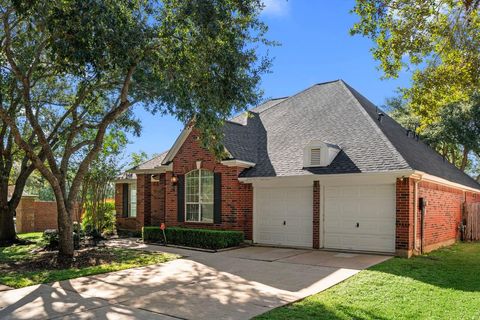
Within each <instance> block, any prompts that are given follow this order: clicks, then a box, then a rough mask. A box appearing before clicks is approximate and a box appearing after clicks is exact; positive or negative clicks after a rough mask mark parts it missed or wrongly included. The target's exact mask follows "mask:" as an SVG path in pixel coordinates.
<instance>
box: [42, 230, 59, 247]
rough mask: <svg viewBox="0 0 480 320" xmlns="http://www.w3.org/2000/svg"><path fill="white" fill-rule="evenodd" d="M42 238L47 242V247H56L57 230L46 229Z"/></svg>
mask: <svg viewBox="0 0 480 320" xmlns="http://www.w3.org/2000/svg"><path fill="white" fill-rule="evenodd" d="M43 240H45V242H46V243H47V248H49V249H51V250H54V249H56V248H58V231H57V230H55V229H47V230H45V231H44V232H43Z"/></svg>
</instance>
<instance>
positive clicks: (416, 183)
mask: <svg viewBox="0 0 480 320" xmlns="http://www.w3.org/2000/svg"><path fill="white" fill-rule="evenodd" d="M420 181H422V176H420V179H418V180H415V184H414V188H413V194H414V198H415V199H414V208H413V249H414V251H415V252H417V253H418V248H417V228H418V226H417V224H418V223H417V221H418V183H419V182H420ZM422 229H423V220H422ZM421 232H422V238H423V230H422V231H421ZM420 240H421V242H422V245H423V239H420ZM420 252H421V250H420Z"/></svg>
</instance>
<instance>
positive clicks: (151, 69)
mask: <svg viewBox="0 0 480 320" xmlns="http://www.w3.org/2000/svg"><path fill="white" fill-rule="evenodd" d="M261 7H262V5H261V3H260V1H258V0H250V1H243V0H242V1H240V0H193V1H181V0H164V1H148V0H136V1H132V0H107V1H95V0H87V1H85V0H69V1H26V2H23V1H1V6H0V18H1V23H2V27H3V28H2V29H1V31H0V39H1V41H2V42H1V45H2V46H1V52H0V56H1V58H2V67H3V69H4V70H6V72H8V73H9V74H10V75H11V76H12V77H13V78H14V79H15V84H16V88H15V90H18V95H19V99H20V103H21V106H22V112H21V119H22V121H23V123H25V124H27V126H28V127H29V128H30V130H31V132H33V138H32V139H33V141H35V142H36V143H38V145H39V147H38V148H33V147H32V144H31V143H29V141H28V139H27V138H26V137H25V136H24V135H23V134H22V132H21V130H20V129H19V125H18V122H17V121H16V118H15V117H13V116H12V115H11V114H9V112H8V110H7V109H6V108H5V106H4V105H2V106H0V120H1V121H2V122H3V123H4V124H5V125H8V127H9V128H10V130H11V131H12V133H13V137H14V139H15V142H16V144H17V145H18V146H19V147H20V148H21V149H22V150H23V151H24V152H25V153H26V155H27V156H28V158H29V160H30V161H31V162H32V163H33V165H34V166H35V168H36V169H38V170H39V171H40V173H41V174H42V175H43V176H44V177H45V179H46V180H47V181H48V182H49V183H50V184H51V185H52V188H53V192H54V194H55V198H56V200H57V206H58V212H59V214H58V216H59V218H58V222H59V223H58V224H59V233H60V239H61V242H60V253H61V254H64V255H68V256H71V255H72V254H73V242H72V232H71V211H72V208H73V203H74V202H75V201H76V199H77V198H78V192H79V190H80V188H81V182H82V181H83V178H84V176H85V174H86V172H87V170H88V168H89V166H90V164H91V163H92V161H94V160H95V159H96V157H97V155H98V153H99V152H100V151H101V150H102V144H103V141H104V139H105V137H106V135H107V134H108V133H109V132H112V131H111V130H118V131H122V130H132V129H133V130H135V129H136V128H137V127H136V123H137V121H136V119H135V118H134V117H133V114H132V106H133V105H136V104H141V105H142V106H143V107H145V108H147V109H148V110H150V111H152V112H153V113H160V114H166V113H169V114H172V115H174V116H175V117H176V118H177V119H179V120H180V121H182V122H184V123H187V122H188V121H190V120H192V119H194V123H195V125H196V126H197V128H198V129H199V130H200V131H201V132H202V133H203V135H202V138H203V140H202V141H203V143H204V144H205V145H207V146H210V147H212V149H213V151H216V152H219V150H221V143H220V141H221V139H219V137H220V130H219V128H220V126H221V124H222V121H223V120H224V119H226V118H227V117H228V116H229V115H230V114H231V113H232V111H234V110H235V111H238V110H240V109H244V108H246V107H247V106H248V105H250V104H255V103H256V102H257V101H258V99H259V97H260V93H261V92H260V91H259V89H258V83H259V81H260V75H261V74H262V73H263V72H265V71H267V70H268V68H269V65H270V60H269V59H268V58H267V57H260V56H259V55H258V54H257V47H258V46H259V45H268V44H270V42H268V41H267V40H265V38H264V34H265V32H266V27H265V25H264V24H263V23H261V22H260V21H259V19H258V14H259V12H260V10H261ZM39 88H42V92H45V95H43V96H42V99H37V98H36V97H37V95H36V92H37V90H38V89H39ZM51 93H55V94H51ZM39 100H42V103H40V101H39ZM45 118H48V119H51V120H52V121H51V122H49V124H50V125H49V126H46V127H44V126H42V125H41V121H42V120H43V119H45ZM43 156H44V157H43ZM44 160H45V161H44ZM73 164H74V165H75V168H76V169H75V172H74V173H73V174H72V173H69V168H70V167H71V166H72V165H73Z"/></svg>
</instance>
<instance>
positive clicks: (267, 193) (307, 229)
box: [254, 187, 313, 247]
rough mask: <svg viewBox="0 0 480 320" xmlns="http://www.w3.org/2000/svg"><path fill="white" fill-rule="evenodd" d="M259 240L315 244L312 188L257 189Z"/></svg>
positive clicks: (256, 221) (288, 243) (301, 244)
mask: <svg viewBox="0 0 480 320" xmlns="http://www.w3.org/2000/svg"><path fill="white" fill-rule="evenodd" d="M254 192H255V212H254V233H255V234H254V238H255V242H256V243H263V244H273V245H282V246H295V247H312V232H313V230H312V218H313V198H312V197H313V195H312V188H311V187H297V188H254Z"/></svg>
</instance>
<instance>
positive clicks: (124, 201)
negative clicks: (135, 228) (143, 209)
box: [122, 183, 128, 217]
mask: <svg viewBox="0 0 480 320" xmlns="http://www.w3.org/2000/svg"><path fill="white" fill-rule="evenodd" d="M122 217H128V183H124V184H123V185H122Z"/></svg>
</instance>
